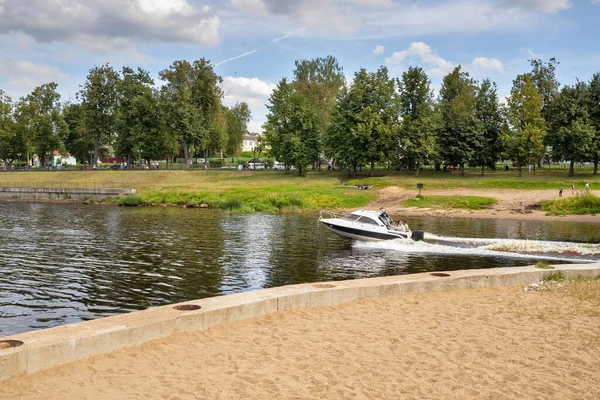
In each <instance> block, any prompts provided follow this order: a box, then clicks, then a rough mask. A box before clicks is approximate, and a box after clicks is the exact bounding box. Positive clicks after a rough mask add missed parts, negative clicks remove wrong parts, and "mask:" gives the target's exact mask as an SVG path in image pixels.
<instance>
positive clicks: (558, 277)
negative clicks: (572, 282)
mask: <svg viewBox="0 0 600 400" xmlns="http://www.w3.org/2000/svg"><path fill="white" fill-rule="evenodd" d="M566 280H567V277H566V275H565V273H564V272H563V271H561V270H556V271H552V272H549V273H547V274H544V276H543V278H542V281H543V282H564V281H566Z"/></svg>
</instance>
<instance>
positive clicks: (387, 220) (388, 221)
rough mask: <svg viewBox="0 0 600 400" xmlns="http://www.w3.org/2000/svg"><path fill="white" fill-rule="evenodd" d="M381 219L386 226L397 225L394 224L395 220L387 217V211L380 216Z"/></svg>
mask: <svg viewBox="0 0 600 400" xmlns="http://www.w3.org/2000/svg"><path fill="white" fill-rule="evenodd" d="M379 219H380V220H381V222H383V224H384V225H385V226H396V223H395V222H394V220H393V219H391V218H390V216H389V215H387V213H386V212H385V211H384V212H382V213H381V214H380V215H379Z"/></svg>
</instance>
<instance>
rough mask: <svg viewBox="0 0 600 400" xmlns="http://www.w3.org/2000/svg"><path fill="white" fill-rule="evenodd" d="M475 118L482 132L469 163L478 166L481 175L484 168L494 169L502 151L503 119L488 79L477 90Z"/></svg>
mask: <svg viewBox="0 0 600 400" xmlns="http://www.w3.org/2000/svg"><path fill="white" fill-rule="evenodd" d="M475 116H476V118H477V119H478V120H479V122H480V124H479V126H480V127H481V129H482V131H481V132H480V138H479V140H478V141H477V144H478V146H476V147H475V152H474V153H473V159H472V161H471V163H472V164H473V165H478V166H480V167H481V175H483V173H484V169H485V167H488V168H490V169H495V166H496V161H497V160H498V158H499V157H500V154H501V153H502V150H503V148H502V137H501V131H502V126H503V124H504V118H503V116H502V110H501V108H500V104H499V103H498V95H497V89H496V84H495V83H493V82H491V81H490V80H489V79H485V80H484V81H483V82H482V83H481V85H480V86H479V87H478V89H477V98H476V103H475Z"/></svg>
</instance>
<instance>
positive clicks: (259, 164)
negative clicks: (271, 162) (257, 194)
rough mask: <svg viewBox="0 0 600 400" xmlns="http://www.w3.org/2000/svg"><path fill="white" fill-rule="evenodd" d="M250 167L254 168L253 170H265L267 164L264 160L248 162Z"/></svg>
mask: <svg viewBox="0 0 600 400" xmlns="http://www.w3.org/2000/svg"><path fill="white" fill-rule="evenodd" d="M248 169H253V170H264V169H265V164H264V163H262V162H256V163H253V162H251V163H248Z"/></svg>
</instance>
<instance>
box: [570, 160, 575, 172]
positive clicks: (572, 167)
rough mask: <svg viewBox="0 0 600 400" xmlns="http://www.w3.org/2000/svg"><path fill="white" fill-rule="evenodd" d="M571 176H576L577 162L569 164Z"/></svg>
mask: <svg viewBox="0 0 600 400" xmlns="http://www.w3.org/2000/svg"><path fill="white" fill-rule="evenodd" d="M569 176H575V161H573V160H571V162H570V163H569Z"/></svg>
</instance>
